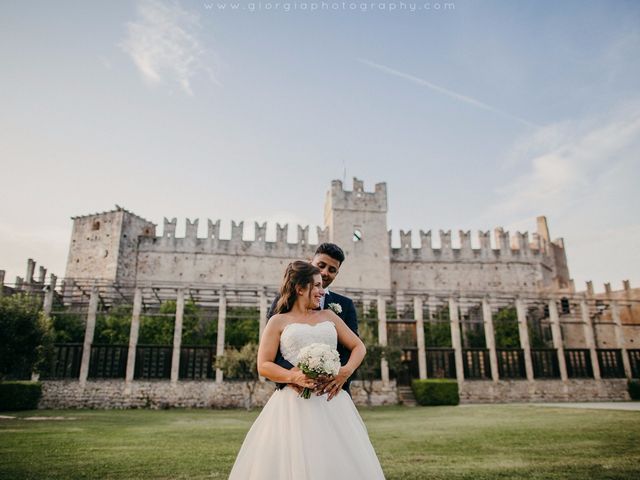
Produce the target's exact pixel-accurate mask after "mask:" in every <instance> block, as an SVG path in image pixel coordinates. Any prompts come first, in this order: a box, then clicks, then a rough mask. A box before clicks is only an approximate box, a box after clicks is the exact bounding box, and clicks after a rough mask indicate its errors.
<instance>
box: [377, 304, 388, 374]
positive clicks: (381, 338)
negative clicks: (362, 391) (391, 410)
mask: <svg viewBox="0 0 640 480" xmlns="http://www.w3.org/2000/svg"><path fill="white" fill-rule="evenodd" d="M378 343H379V344H380V345H382V346H383V347H386V346H387V305H386V303H385V300H384V298H383V297H382V295H378ZM380 376H381V377H382V383H383V385H384V386H387V385H389V362H387V360H386V359H382V361H381V362H380Z"/></svg>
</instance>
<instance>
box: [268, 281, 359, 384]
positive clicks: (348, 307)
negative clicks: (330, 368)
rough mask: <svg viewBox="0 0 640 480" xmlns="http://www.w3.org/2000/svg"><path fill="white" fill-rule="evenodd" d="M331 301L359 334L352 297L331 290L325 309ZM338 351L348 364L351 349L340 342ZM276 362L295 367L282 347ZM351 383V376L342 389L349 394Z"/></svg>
mask: <svg viewBox="0 0 640 480" xmlns="http://www.w3.org/2000/svg"><path fill="white" fill-rule="evenodd" d="M279 298H280V297H279V296H276V298H275V300H274V301H273V303H272V304H271V308H270V309H269V312H268V313H267V319H269V318H271V317H272V316H273V312H274V310H275V308H276V304H277V303H278V299H279ZM331 303H337V304H338V305H340V306H341V307H342V312H341V313H339V314H338V316H339V317H340V318H342V320H343V321H344V323H346V324H347V327H349V328H350V329H351V330H352V331H353V333H355V334H356V335H358V317H357V315H356V307H355V305H354V304H353V301H352V300H351V299H350V298H348V297H345V296H344V295H340V294H338V293H335V292H332V291H329V293H327V294H326V295H325V297H324V309H327V308H329V304H331ZM338 353H339V354H340V363H341V364H342V365H346V364H347V362H348V361H349V357H350V356H351V350H349V349H348V348H346V347H345V346H343V345H340V343H338ZM275 363H277V364H278V365H280V366H281V367H283V368H286V369H287V370H290V369H291V368H293V365H291V363H289V362H287V361H286V360H285V359H284V357H283V356H282V354H281V353H280V348H278V353H277V355H276V359H275ZM285 385H286V383H277V384H276V386H277V387H278V388H283V387H284V386H285ZM350 385H351V378H349V379H348V380H347V381H346V382H344V385H343V386H342V389H343V390H345V391H346V392H347V393H348V394H349V395H351V392H350V391H349V386H350Z"/></svg>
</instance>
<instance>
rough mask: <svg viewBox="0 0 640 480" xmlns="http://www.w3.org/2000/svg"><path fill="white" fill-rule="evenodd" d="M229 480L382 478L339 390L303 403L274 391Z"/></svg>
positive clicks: (353, 413)
mask: <svg viewBox="0 0 640 480" xmlns="http://www.w3.org/2000/svg"><path fill="white" fill-rule="evenodd" d="M229 478H230V479H231V480H248V479H251V480H258V479H265V480H294V479H296V480H340V479H349V480H357V479H363V480H365V479H366V480H373V479H383V478H384V474H383V472H382V468H381V467H380V462H379V461H378V457H377V456H376V452H375V450H374V449H373V446H372V445H371V441H370V440H369V435H368V434H367V428H366V426H365V424H364V422H363V421H362V418H361V417H360V414H359V413H358V410H357V409H356V407H355V405H354V404H353V401H352V400H351V397H350V396H349V394H348V393H346V392H345V391H344V390H341V391H340V393H339V394H338V395H336V396H335V397H334V398H333V399H332V400H331V401H327V396H326V395H321V396H316V395H314V394H312V396H311V398H309V399H303V398H300V397H298V394H297V393H296V392H295V391H294V390H293V389H291V388H288V387H286V388H283V389H282V390H276V391H275V392H274V394H273V395H272V396H271V398H270V399H269V401H268V402H267V404H266V405H265V406H264V408H263V409H262V412H261V413H260V415H259V416H258V418H257V419H256V421H255V422H254V424H253V425H252V426H251V429H250V430H249V433H247V436H246V437H245V439H244V443H243V444H242V447H241V448H240V452H239V453H238V456H237V458H236V461H235V464H234V465H233V469H232V470H231V475H230V477H229Z"/></svg>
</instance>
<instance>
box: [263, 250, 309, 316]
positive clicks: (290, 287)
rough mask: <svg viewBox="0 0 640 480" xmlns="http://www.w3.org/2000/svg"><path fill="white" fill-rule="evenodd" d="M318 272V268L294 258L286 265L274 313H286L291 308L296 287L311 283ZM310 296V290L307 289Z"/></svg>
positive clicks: (305, 286) (294, 301)
mask: <svg viewBox="0 0 640 480" xmlns="http://www.w3.org/2000/svg"><path fill="white" fill-rule="evenodd" d="M319 273H320V269H319V268H318V267H316V266H315V265H312V264H310V263H309V262H304V261H302V260H296V261H295V262H291V263H290V264H289V265H287V269H286V270H285V272H284V278H283V279H282V285H281V286H280V298H279V299H278V303H277V304H276V308H275V310H274V313H287V312H290V311H291V309H292V308H293V304H294V303H296V297H297V296H298V293H297V290H298V288H307V286H308V285H309V284H311V283H313V276H314V275H317V274H319ZM309 297H311V291H309Z"/></svg>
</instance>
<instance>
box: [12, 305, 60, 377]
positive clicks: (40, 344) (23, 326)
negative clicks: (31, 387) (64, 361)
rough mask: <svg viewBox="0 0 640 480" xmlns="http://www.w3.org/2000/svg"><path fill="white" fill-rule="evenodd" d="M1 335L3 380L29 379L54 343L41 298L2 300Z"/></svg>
mask: <svg viewBox="0 0 640 480" xmlns="http://www.w3.org/2000/svg"><path fill="white" fill-rule="evenodd" d="M0 332H2V337H3V340H2V342H0V380H4V379H8V378H15V379H23V378H29V377H30V376H31V372H32V371H35V369H37V368H40V367H41V366H42V363H43V361H44V355H45V353H46V351H47V349H49V348H50V344H51V341H52V336H51V325H50V322H49V320H48V319H46V318H45V317H44V315H43V314H42V310H41V300H40V298H38V297H35V296H30V295H27V294H22V293H20V294H16V295H10V296H6V297H2V298H0Z"/></svg>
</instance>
